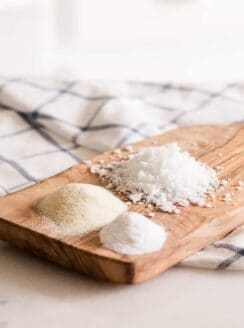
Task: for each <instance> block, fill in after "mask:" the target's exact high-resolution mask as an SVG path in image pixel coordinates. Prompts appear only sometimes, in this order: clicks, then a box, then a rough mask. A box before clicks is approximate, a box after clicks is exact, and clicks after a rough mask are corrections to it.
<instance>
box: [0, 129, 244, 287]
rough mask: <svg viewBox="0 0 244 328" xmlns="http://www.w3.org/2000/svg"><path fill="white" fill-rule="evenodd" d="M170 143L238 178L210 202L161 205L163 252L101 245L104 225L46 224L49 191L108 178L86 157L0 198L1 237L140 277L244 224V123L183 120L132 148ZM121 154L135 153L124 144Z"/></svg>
mask: <svg viewBox="0 0 244 328" xmlns="http://www.w3.org/2000/svg"><path fill="white" fill-rule="evenodd" d="M170 142H177V143H178V144H179V145H180V146H181V147H182V149H184V150H187V151H189V152H190V153H191V154H193V155H194V156H196V157H197V158H199V159H200V160H201V161H203V162H205V163H207V164H208V165H209V166H210V167H216V166H221V167H222V168H223V169H222V170H221V171H219V172H218V176H219V177H220V178H230V179H231V181H230V183H228V184H227V185H226V186H224V187H223V190H222V191H219V192H218V193H217V197H216V198H215V199H214V200H213V201H209V202H210V203H211V205H212V207H211V208H206V207H199V206H194V205H190V206H187V207H179V208H180V213H179V214H168V213H164V212H159V211H156V212H155V213H156V214H155V216H154V217H153V218H152V220H153V221H154V222H156V223H158V224H160V225H163V226H164V227H165V229H166V231H167V233H168V234H167V235H168V238H167V241H166V243H165V244H164V246H163V247H162V249H161V250H160V251H158V252H154V253H150V254H145V255H139V256H127V255H120V254H117V253H114V252H112V251H110V250H107V249H104V248H103V247H102V245H101V244H100V242H99V238H98V231H95V232H91V233H89V234H87V235H85V236H79V235H78V236H67V237H61V236H59V235H58V234H57V232H54V231H51V229H48V228H47V226H45V225H44V224H43V221H42V219H41V217H39V216H38V214H37V213H36V212H35V210H34V208H35V206H36V204H37V202H38V201H39V200H40V199H41V198H42V197H43V196H45V195H46V194H48V193H50V192H52V191H54V190H56V189H57V188H60V187H62V186H64V185H66V184H68V183H71V182H83V183H91V184H96V185H101V182H100V180H99V179H98V178H97V176H96V175H94V174H91V173H90V172H89V168H88V166H87V165H86V164H84V163H81V164H78V165H76V166H74V167H71V168H70V169H68V170H66V171H64V172H62V173H60V174H58V175H55V176H53V177H50V178H48V179H46V180H44V181H42V182H40V183H37V184H35V185H34V186H32V187H29V188H26V189H24V190H22V191H18V192H15V193H13V194H9V195H7V196H3V197H0V239H2V240H4V241H7V242H9V243H11V244H13V245H15V246H17V247H19V248H21V249H25V250H27V251H30V252H32V253H34V254H36V255H38V256H40V257H43V258H46V259H48V260H50V261H52V262H55V263H57V264H59V265H61V266H63V267H67V268H70V269H73V270H76V271H78V272H82V273H84V274H86V275H88V276H92V277H94V278H96V279H102V280H107V281H111V282H116V283H138V282H142V281H145V280H147V279H150V278H152V277H154V276H156V275H158V274H159V273H161V272H163V271H165V270H166V269H168V268H170V267H172V266H174V265H175V264H177V263H179V262H180V261H182V260H183V259H185V258H186V257H188V256H190V255H192V254H194V253H196V252H197V251H199V250H201V249H202V248H204V247H205V246H207V245H209V244H210V243H212V242H214V241H216V240H219V239H221V238H222V237H224V236H225V235H226V234H228V233H229V232H231V231H232V230H233V229H235V228H237V227H238V226H240V225H242V224H243V223H244V191H243V190H237V187H236V186H237V184H238V182H239V181H240V180H244V125H229V126H224V125H199V126H188V127H182V128H178V129H175V130H172V131H170V132H167V133H165V134H162V135H159V136H156V137H152V138H148V139H145V140H144V141H142V142H139V143H136V144H134V145H133V149H135V150H136V151H137V150H139V149H141V148H142V147H148V146H155V147H156V146H160V145H163V144H166V143H170ZM122 155H123V156H125V157H126V155H128V153H127V152H126V150H124V149H123V148H122ZM117 156H118V155H116V153H114V152H113V151H111V152H107V153H104V154H103V155H100V156H97V157H95V158H94V159H93V160H92V163H96V162H98V161H99V160H104V161H105V163H109V162H110V161H112V160H115V159H116V158H117ZM230 191H232V192H233V193H234V196H233V202H230V203H229V204H225V203H224V202H223V200H222V198H223V195H224V194H225V193H226V192H230ZM120 197H122V196H120ZM129 209H130V210H133V211H136V212H139V213H143V214H146V211H145V206H144V205H132V206H131V207H130V208H129Z"/></svg>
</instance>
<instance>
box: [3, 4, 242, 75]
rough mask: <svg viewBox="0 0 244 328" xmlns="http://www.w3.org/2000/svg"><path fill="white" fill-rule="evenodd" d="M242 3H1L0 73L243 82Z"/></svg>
mask: <svg viewBox="0 0 244 328" xmlns="http://www.w3.org/2000/svg"><path fill="white" fill-rule="evenodd" d="M243 12H244V2H243V0H232V1H230V0H1V1H0V46H1V52H0V59H1V60H0V72H1V73H2V74H12V75H16V74H17V75H18V74H21V75H22V74H35V75H40V74H58V75H59V76H61V77H69V76H72V77H77V78H81V79H87V78H88V79H89V78H98V79H103V78H104V79H132V80H136V79H140V80H143V79H145V80H154V81H155V80H174V79H177V80H183V81H185V80H187V81H189V80H193V81H195V80H197V81H200V80H205V81H213V80H214V81H219V80H223V79H224V80H234V79H235V80H236V79H238V80H239V79H243V78H244V65H243V58H244V19H243Z"/></svg>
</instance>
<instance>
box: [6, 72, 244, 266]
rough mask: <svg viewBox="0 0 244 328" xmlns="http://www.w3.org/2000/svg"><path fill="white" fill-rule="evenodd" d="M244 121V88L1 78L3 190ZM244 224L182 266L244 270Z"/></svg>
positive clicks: (237, 86) (218, 85) (225, 85)
mask: <svg viewBox="0 0 244 328" xmlns="http://www.w3.org/2000/svg"><path fill="white" fill-rule="evenodd" d="M243 121H244V84H243V85H242V84H234V83H231V84H224V85H221V84H217V85H211V86H209V85H179V84H175V83H174V84H171V83H162V84H151V83H125V82H123V83H121V82H116V83H115V82H79V81H55V80H33V79H21V78H15V79H7V78H0V193H1V194H6V193H10V192H13V191H15V190H18V189H21V188H23V187H26V186H29V185H31V184H33V183H35V182H37V181H39V180H40V179H43V178H45V177H48V176H50V175H53V174H55V173H57V172H60V171H62V170H64V169H66V168H67V167H70V166H71V165H74V164H76V163H78V162H80V160H83V159H87V158H89V157H92V156H94V155H96V154H98V153H102V152H104V151H106V150H107V149H109V148H113V147H118V146H120V145H122V144H127V143H131V142H135V141H138V140H141V139H143V138H145V137H148V136H152V135H155V134H159V133H162V132H164V131H166V130H168V129H171V128H175V127H177V126H179V125H184V124H199V123H239V122H243ZM243 255H244V227H242V228H239V229H237V230H235V231H234V232H232V233H231V234H229V235H228V236H227V237H226V238H225V239H223V240H221V241H219V242H216V243H214V244H213V245H211V246H209V247H207V248H206V249H204V250H202V251H201V252H199V253H197V254H196V255H194V256H192V257H190V258H189V259H187V260H186V261H184V262H183V263H182V264H183V265H188V266H195V267H197V266H198V267H207V268H224V269H226V268H228V269H244V257H243Z"/></svg>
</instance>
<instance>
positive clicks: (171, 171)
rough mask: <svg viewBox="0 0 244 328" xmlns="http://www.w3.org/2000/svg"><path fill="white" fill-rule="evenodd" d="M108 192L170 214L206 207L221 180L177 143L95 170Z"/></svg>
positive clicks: (133, 155) (143, 151) (132, 155)
mask: <svg viewBox="0 0 244 328" xmlns="http://www.w3.org/2000/svg"><path fill="white" fill-rule="evenodd" d="M91 172H93V173H96V174H98V175H99V176H100V178H101V179H102V181H103V182H104V183H106V185H107V187H108V188H113V189H114V190H115V191H117V192H121V193H123V194H126V195H127V197H128V198H129V199H130V200H131V201H132V202H133V203H137V202H141V201H144V202H146V203H153V204H155V205H156V206H157V208H159V209H161V210H162V211H166V212H169V213H172V212H174V213H178V212H179V209H177V208H176V205H180V206H187V205H189V203H193V204H197V205H199V206H204V205H205V195H206V194H207V193H211V194H214V192H215V191H216V188H217V187H218V186H219V180H218V178H217V174H216V172H215V170H214V169H211V168H209V167H208V166H207V165H206V164H204V163H202V162H200V161H197V160H196V159H195V158H194V157H193V156H191V155H190V154H189V153H187V152H185V151H182V150H181V149H180V147H179V146H178V145H177V144H176V143H171V144H167V145H165V146H161V147H149V148H145V149H143V150H142V151H140V152H139V153H137V154H130V155H129V158H128V159H127V160H124V161H120V162H115V163H112V164H109V165H107V166H104V167H99V166H95V167H93V166H91Z"/></svg>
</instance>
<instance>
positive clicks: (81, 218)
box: [37, 183, 126, 235]
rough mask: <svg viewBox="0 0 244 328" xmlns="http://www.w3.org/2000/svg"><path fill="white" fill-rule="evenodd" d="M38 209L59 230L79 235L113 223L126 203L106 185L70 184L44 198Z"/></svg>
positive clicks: (63, 232) (65, 233)
mask: <svg viewBox="0 0 244 328" xmlns="http://www.w3.org/2000/svg"><path fill="white" fill-rule="evenodd" d="M37 210H38V212H39V213H40V214H41V215H42V216H43V217H44V220H45V223H49V224H52V228H53V229H55V228H56V230H57V232H59V233H61V234H63V235H76V234H85V233H88V232H90V231H93V230H96V229H99V228H101V227H103V226H104V225H105V224H108V223H110V222H111V221H112V220H114V219H115V218H116V217H117V216H118V215H120V214H121V213H123V212H124V211H126V205H125V204H124V203H123V202H122V201H121V200H120V199H118V198H117V197H115V196H114V195H113V194H112V193H111V192H110V191H108V190H106V189H105V188H103V187H99V186H95V185H91V184H82V183H70V184H68V185H66V186H64V187H62V188H60V189H58V190H57V191H55V192H53V193H51V194H48V195H47V196H45V197H44V198H43V199H41V200H40V202H39V203H38V205H37Z"/></svg>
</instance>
